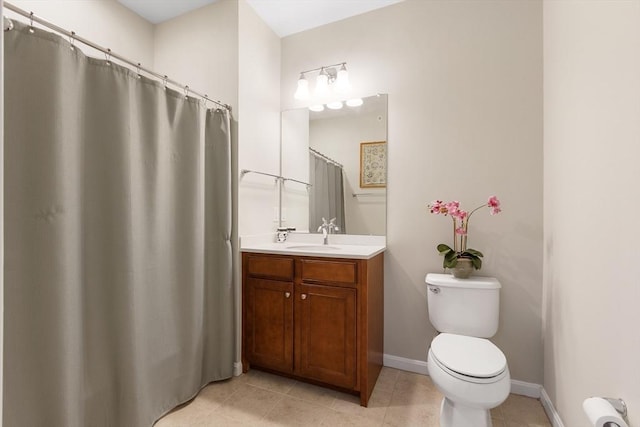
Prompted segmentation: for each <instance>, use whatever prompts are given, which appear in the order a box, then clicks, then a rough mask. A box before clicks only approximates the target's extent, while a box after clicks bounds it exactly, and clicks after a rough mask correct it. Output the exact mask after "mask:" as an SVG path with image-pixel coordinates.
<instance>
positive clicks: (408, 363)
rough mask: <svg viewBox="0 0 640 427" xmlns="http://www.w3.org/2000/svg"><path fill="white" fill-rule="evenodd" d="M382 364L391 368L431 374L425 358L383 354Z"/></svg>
mask: <svg viewBox="0 0 640 427" xmlns="http://www.w3.org/2000/svg"><path fill="white" fill-rule="evenodd" d="M382 364H383V365H384V366H388V367H390V368H395V369H400V370H402V371H409V372H415V373H416V374H422V375H429V371H428V370H427V362H425V361H423V360H414V359H407V358H405V357H400V356H393V355H391V354H383V355H382Z"/></svg>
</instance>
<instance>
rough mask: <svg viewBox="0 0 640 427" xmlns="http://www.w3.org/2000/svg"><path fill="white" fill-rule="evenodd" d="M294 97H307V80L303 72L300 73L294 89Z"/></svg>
mask: <svg viewBox="0 0 640 427" xmlns="http://www.w3.org/2000/svg"><path fill="white" fill-rule="evenodd" d="M293 97H294V98H295V99H308V98H309V81H308V80H307V79H306V78H305V77H304V74H300V78H299V79H298V89H296V93H295V95H293Z"/></svg>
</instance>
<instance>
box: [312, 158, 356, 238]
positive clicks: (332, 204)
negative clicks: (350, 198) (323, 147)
mask: <svg viewBox="0 0 640 427" xmlns="http://www.w3.org/2000/svg"><path fill="white" fill-rule="evenodd" d="M309 183H310V184H311V188H310V189H309V231H310V232H311V233H315V232H316V231H317V230H318V227H319V226H320V225H322V218H325V219H326V220H327V221H329V220H331V219H332V218H335V219H336V222H335V223H336V225H337V226H338V227H340V231H337V232H336V233H341V234H346V233H347V225H346V224H345V214H344V184H343V178H342V168H341V167H340V166H337V165H335V164H333V163H329V162H327V161H326V160H324V159H321V158H319V157H317V156H315V155H313V154H311V153H310V154H309Z"/></svg>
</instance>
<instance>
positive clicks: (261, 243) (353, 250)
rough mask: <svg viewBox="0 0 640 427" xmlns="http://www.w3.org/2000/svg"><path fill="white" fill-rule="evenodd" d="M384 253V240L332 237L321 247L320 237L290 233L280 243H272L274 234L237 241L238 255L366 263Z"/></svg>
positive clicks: (318, 235)
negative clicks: (247, 253)
mask: <svg viewBox="0 0 640 427" xmlns="http://www.w3.org/2000/svg"><path fill="white" fill-rule="evenodd" d="M385 249H386V238H385V237H384V236H356V235H345V234H331V235H329V243H328V245H326V246H325V245H323V244H322V234H308V233H290V234H289V237H288V238H287V241H286V242H283V243H278V242H275V234H268V235H260V236H242V237H241V238H240V251H242V252H257V253H263V254H282V255H299V256H313V257H323V258H358V259H369V258H373V257H374V256H376V255H378V254H379V253H381V252H384V251H385Z"/></svg>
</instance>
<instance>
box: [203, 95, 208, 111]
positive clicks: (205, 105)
mask: <svg viewBox="0 0 640 427" xmlns="http://www.w3.org/2000/svg"><path fill="white" fill-rule="evenodd" d="M207 101H209V95H207V94H206V93H205V94H204V98H202V104H203V105H204V108H207Z"/></svg>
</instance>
